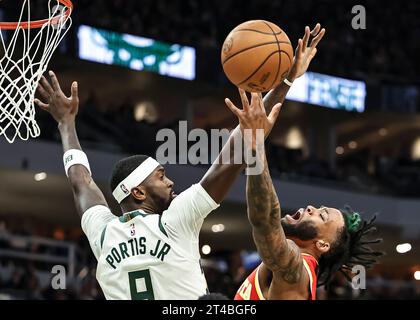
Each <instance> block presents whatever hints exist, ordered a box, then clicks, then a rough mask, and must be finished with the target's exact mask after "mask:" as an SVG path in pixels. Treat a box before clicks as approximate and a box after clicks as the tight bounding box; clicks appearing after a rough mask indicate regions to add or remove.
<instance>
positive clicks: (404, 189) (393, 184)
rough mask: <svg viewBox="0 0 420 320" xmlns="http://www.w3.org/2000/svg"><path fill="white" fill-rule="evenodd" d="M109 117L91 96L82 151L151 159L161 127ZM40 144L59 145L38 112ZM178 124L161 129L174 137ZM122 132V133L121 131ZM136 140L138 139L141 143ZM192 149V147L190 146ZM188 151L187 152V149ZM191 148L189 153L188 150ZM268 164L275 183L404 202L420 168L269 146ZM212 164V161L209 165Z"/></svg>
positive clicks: (404, 159)
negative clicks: (391, 197)
mask: <svg viewBox="0 0 420 320" xmlns="http://www.w3.org/2000/svg"><path fill="white" fill-rule="evenodd" d="M109 110H110V111H105V110H102V109H100V108H99V107H98V103H97V102H96V100H95V99H94V96H92V97H91V98H89V99H88V100H87V101H86V102H84V103H83V104H82V105H81V106H80V112H79V116H78V120H77V123H76V125H77V129H78V136H79V139H80V140H81V141H82V145H83V146H84V147H85V148H96V149H100V150H104V151H108V152H119V153H128V154H149V155H155V154H156V150H157V148H158V147H159V143H158V142H156V134H157V132H158V131H159V130H160V129H162V127H161V126H160V125H159V124H158V123H157V122H154V121H148V120H145V119H143V120H140V121H138V120H136V119H135V117H134V106H133V105H131V104H130V103H128V102H124V103H121V105H119V106H116V107H115V108H109ZM37 121H38V123H39V125H40V127H41V128H42V130H41V137H40V138H41V139H47V140H54V141H57V142H58V143H60V137H59V133H58V130H57V126H56V123H55V121H54V120H53V119H52V118H51V116H50V115H49V114H47V113H46V112H39V113H38V115H37ZM177 126H178V121H176V122H175V123H172V124H171V123H168V124H166V125H164V128H169V129H173V130H174V131H175V132H178V127H177ZM121 128H124V130H121ZM138 137H142V140H141V143H139V140H138ZM189 143H190V144H191V145H192V144H194V143H195V142H191V141H190V142H189ZM191 145H190V146H191ZM190 146H189V147H190ZM267 154H268V162H269V165H270V168H271V173H272V175H273V177H277V178H281V179H285V180H291V181H295V182H302V183H317V184H319V185H323V184H324V185H326V186H328V185H329V186H331V185H333V186H334V187H335V188H340V187H341V188H343V189H350V190H358V191H361V192H367V193H380V194H383V195H395V196H403V197H419V196H420V191H419V189H418V187H417V186H419V185H420V171H419V170H418V168H419V166H420V162H419V161H413V160H411V158H410V155H409V154H407V155H404V154H401V155H397V156H396V155H393V156H391V155H376V156H374V158H372V157H371V155H370V154H369V152H363V151H361V152H357V153H354V154H353V155H348V156H346V157H343V158H342V159H341V158H340V159H337V161H336V163H335V166H334V167H332V166H331V164H330V163H328V162H327V161H326V160H323V159H319V158H317V157H316V156H314V155H313V154H306V152H304V150H302V149H288V148H286V147H284V146H282V145H279V144H273V143H271V142H270V140H269V141H268V142H267ZM209 161H211V159H209Z"/></svg>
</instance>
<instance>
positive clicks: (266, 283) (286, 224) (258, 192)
mask: <svg viewBox="0 0 420 320" xmlns="http://www.w3.org/2000/svg"><path fill="white" fill-rule="evenodd" d="M319 30H320V27H319V25H317V27H316V28H315V29H314V30H313V31H312V32H311V33H310V31H309V28H308V27H306V29H305V37H304V38H303V40H299V45H298V48H297V50H296V58H295V61H296V60H298V61H306V62H305V65H308V64H309V62H310V61H311V60H312V58H313V56H314V55H315V53H316V44H317V43H318V42H319V40H320V37H316V38H315V39H314V40H317V41H315V42H316V44H315V45H313V43H314V41H312V44H311V46H310V47H307V44H308V40H309V37H310V34H312V35H313V36H316V35H318V33H319ZM324 32H325V31H324ZM322 35H323V33H322ZM322 35H321V38H322ZM289 77H290V75H289V76H288V78H289ZM293 80H294V79H293V78H292V79H289V81H291V82H292V81H293ZM227 104H228V107H229V108H230V109H231V111H232V112H233V113H234V114H235V115H236V116H237V117H238V118H239V121H240V125H241V130H244V129H251V130H255V129H258V128H257V127H255V122H251V121H249V119H247V117H249V112H248V113H247V112H242V111H241V110H239V109H238V108H236V107H235V106H234V105H233V104H232V103H231V102H230V101H227ZM245 107H247V108H249V107H250V106H245V105H244V108H245ZM254 108H255V107H254ZM259 108H260V110H253V112H254V113H255V114H254V116H256V115H257V114H259V113H261V114H262V112H263V110H264V106H263V105H260V106H259ZM264 114H265V113H264ZM261 119H263V117H262V118H261ZM263 127H264V122H263V120H261V123H260V127H259V128H263ZM254 140H255V139H254ZM254 142H255V141H253V143H252V149H253V150H254V151H255V150H256V144H255V143H254ZM248 145H249V143H248ZM261 149H264V148H259V150H260V153H259V156H258V157H259V160H260V161H261V162H260V163H264V164H265V165H264V171H263V172H262V174H260V175H248V177H247V206H248V218H249V221H250V223H251V225H252V232H253V237H254V241H255V244H256V246H257V249H258V253H259V254H260V256H261V258H262V261H263V262H262V263H261V264H260V265H259V266H258V267H257V268H256V269H255V270H254V271H253V272H252V273H251V274H250V275H249V276H248V278H247V279H246V280H245V281H244V283H243V284H242V286H241V287H240V288H239V290H238V292H237V294H236V296H235V300H265V299H268V300H280V299H287V300H291V299H293V300H294V299H305V300H307V299H309V300H315V298H316V288H317V285H321V284H326V285H328V283H329V281H330V280H331V279H332V277H333V276H334V275H335V273H336V272H337V271H342V272H343V273H344V274H345V275H346V276H347V278H348V279H349V277H348V275H347V274H346V273H345V271H346V270H347V271H348V270H349V269H350V270H351V268H352V267H353V266H354V265H363V266H365V267H370V266H371V265H373V264H374V263H376V260H377V258H378V257H379V256H381V255H382V253H381V252H378V251H373V250H372V249H371V248H370V247H369V246H368V244H372V243H377V242H379V241H380V239H377V240H373V241H372V240H367V239H366V237H367V236H368V235H369V234H370V233H371V232H372V231H374V230H375V228H374V227H373V222H374V220H375V217H373V218H372V219H371V220H370V221H364V220H362V218H361V216H360V215H359V214H358V213H356V212H353V211H352V210H351V209H350V208H349V207H346V208H345V209H343V210H338V209H335V208H329V207H324V206H322V207H319V208H315V207H313V206H310V205H309V206H307V207H306V208H301V209H299V210H298V211H297V212H296V213H295V214H293V215H286V216H285V217H284V218H281V209H280V203H279V200H278V198H277V194H276V191H275V189H274V186H273V183H272V180H271V177H270V173H269V169H268V164H267V159H266V155H265V152H264V150H261ZM257 155H258V153H257Z"/></svg>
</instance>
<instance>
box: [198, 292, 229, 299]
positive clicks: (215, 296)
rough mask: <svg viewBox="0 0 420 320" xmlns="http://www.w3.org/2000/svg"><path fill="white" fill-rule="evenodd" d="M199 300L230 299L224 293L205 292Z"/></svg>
mask: <svg viewBox="0 0 420 320" xmlns="http://www.w3.org/2000/svg"><path fill="white" fill-rule="evenodd" d="M198 300H229V298H228V297H226V296H225V295H224V294H222V293H217V292H215V293H207V294H204V295H202V296H201V297H199V298H198Z"/></svg>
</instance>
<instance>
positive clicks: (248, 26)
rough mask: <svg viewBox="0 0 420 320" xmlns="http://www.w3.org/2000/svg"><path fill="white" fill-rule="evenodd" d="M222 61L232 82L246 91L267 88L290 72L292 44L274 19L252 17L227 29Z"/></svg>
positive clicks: (280, 80) (258, 90)
mask: <svg viewBox="0 0 420 320" xmlns="http://www.w3.org/2000/svg"><path fill="white" fill-rule="evenodd" d="M221 61H222V65H223V70H224V72H225V74H226V76H227V77H228V79H229V80H230V81H231V82H232V83H233V84H234V85H235V86H237V87H239V88H241V89H244V90H246V91H248V92H266V91H269V90H271V89H272V88H274V87H276V86H278V85H279V84H280V83H281V82H282V81H283V80H284V78H285V77H286V76H287V74H288V73H289V70H290V67H291V65H292V62H293V47H292V45H291V43H290V40H289V37H288V36H287V34H286V33H285V32H284V31H283V30H282V29H281V28H280V27H278V26H277V25H275V24H274V23H271V22H268V21H264V20H252V21H247V22H244V23H242V24H240V25H238V26H237V27H236V28H235V29H233V30H232V31H231V32H230V33H229V35H228V36H227V37H226V40H225V42H224V44H223V47H222V52H221Z"/></svg>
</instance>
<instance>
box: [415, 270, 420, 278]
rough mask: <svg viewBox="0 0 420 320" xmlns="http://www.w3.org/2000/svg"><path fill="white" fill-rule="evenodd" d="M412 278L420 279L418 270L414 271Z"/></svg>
mask: <svg viewBox="0 0 420 320" xmlns="http://www.w3.org/2000/svg"><path fill="white" fill-rule="evenodd" d="M414 279H416V280H420V271H416V272H414Z"/></svg>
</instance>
